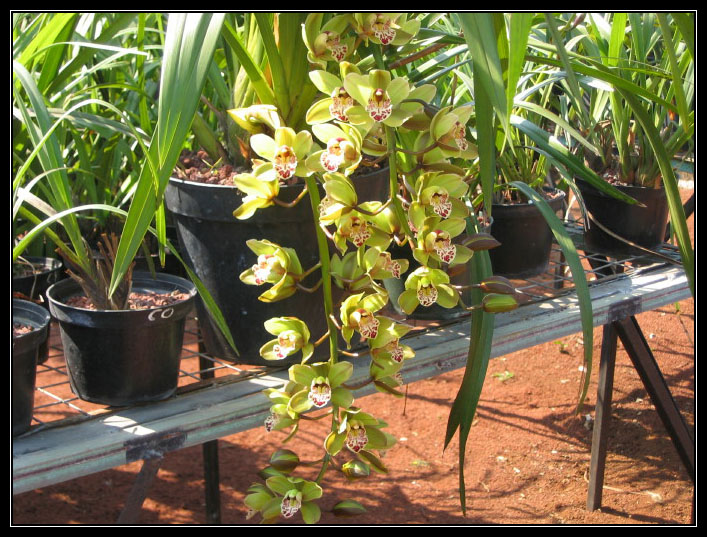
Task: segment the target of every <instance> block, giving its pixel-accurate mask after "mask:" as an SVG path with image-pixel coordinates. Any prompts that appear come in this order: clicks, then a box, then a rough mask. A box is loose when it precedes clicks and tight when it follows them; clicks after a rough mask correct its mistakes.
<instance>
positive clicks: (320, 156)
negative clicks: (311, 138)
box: [306, 122, 363, 176]
mask: <svg viewBox="0 0 707 537" xmlns="http://www.w3.org/2000/svg"><path fill="white" fill-rule="evenodd" d="M312 132H313V133H314V135H315V136H316V137H317V138H318V139H319V140H320V141H322V142H323V143H324V144H325V145H326V149H323V150H321V151H315V152H314V153H312V154H311V155H310V156H309V157H308V158H307V161H306V166H307V168H308V169H309V170H311V171H313V172H318V173H324V172H330V173H331V172H342V173H343V174H344V175H347V176H348V175H351V174H352V173H353V172H354V171H355V170H356V168H357V167H358V165H359V163H360V162H361V158H362V154H361V146H362V145H363V139H362V137H361V133H360V132H359V131H358V130H357V129H356V128H355V127H352V126H351V125H348V124H346V123H340V122H339V123H338V126H336V125H332V124H329V123H323V124H316V125H314V126H313V127H312Z"/></svg>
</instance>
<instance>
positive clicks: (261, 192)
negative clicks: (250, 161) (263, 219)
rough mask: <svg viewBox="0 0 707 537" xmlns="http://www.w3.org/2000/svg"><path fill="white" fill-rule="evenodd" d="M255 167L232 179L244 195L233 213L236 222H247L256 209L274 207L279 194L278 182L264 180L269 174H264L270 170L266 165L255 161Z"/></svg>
mask: <svg viewBox="0 0 707 537" xmlns="http://www.w3.org/2000/svg"><path fill="white" fill-rule="evenodd" d="M256 162H257V165H256V166H255V167H254V168H253V171H252V172H251V173H241V174H238V175H236V176H235V177H234V178H233V182H234V184H235V185H236V187H237V188H238V190H240V191H241V192H243V193H244V194H245V196H244V197H243V203H242V204H241V206H240V207H238V208H237V209H236V210H235V211H233V216H235V217H236V218H237V219H238V220H247V219H248V218H250V217H251V216H253V214H255V212H256V211H257V210H258V209H264V208H266V207H270V206H272V205H275V201H274V200H275V198H277V196H278V195H279V194H280V182H279V181H271V180H269V179H264V177H265V178H267V177H269V176H270V174H269V173H266V172H268V170H271V167H270V166H269V165H268V164H267V163H263V162H261V161H256Z"/></svg>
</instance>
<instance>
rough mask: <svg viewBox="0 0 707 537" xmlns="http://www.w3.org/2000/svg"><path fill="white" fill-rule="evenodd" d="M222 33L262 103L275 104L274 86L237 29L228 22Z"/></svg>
mask: <svg viewBox="0 0 707 537" xmlns="http://www.w3.org/2000/svg"><path fill="white" fill-rule="evenodd" d="M222 35H223V38H224V40H225V41H226V43H227V44H228V46H229V47H230V48H231V50H232V51H233V53H234V54H235V55H236V57H237V58H238V61H239V62H240V63H241V67H243V70H244V71H245V72H246V74H247V75H248V79H249V80H250V83H251V84H252V85H253V88H254V89H255V93H256V94H257V95H258V99H260V102H261V103H262V104H275V94H274V93H273V90H272V88H271V87H270V86H269V85H268V83H267V82H266V80H265V75H264V74H263V72H262V71H261V70H260V67H258V65H257V64H256V63H255V62H254V61H253V58H251V56H250V54H249V53H248V51H247V50H246V48H245V47H244V46H243V43H242V42H241V40H240V37H239V36H238V33H237V32H236V30H235V29H234V28H233V27H232V26H230V25H229V24H228V23H227V22H226V23H224V25H223V30H222ZM236 104H238V103H236Z"/></svg>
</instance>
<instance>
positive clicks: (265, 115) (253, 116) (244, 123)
mask: <svg viewBox="0 0 707 537" xmlns="http://www.w3.org/2000/svg"><path fill="white" fill-rule="evenodd" d="M228 115H229V116H230V117H231V119H233V121H235V122H236V123H237V124H238V125H239V126H240V127H242V128H243V129H244V130H245V131H247V132H249V133H250V134H261V133H265V132H272V131H274V130H275V129H277V128H279V127H281V126H282V120H281V119H280V116H279V114H278V111H277V107H276V106H274V105H271V104H254V105H253V106H249V107H247V108H234V109H232V110H229V111H228Z"/></svg>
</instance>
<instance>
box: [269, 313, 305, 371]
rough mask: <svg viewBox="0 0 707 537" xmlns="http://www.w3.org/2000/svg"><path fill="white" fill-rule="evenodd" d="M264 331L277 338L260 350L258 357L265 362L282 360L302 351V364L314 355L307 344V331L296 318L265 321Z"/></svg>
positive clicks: (303, 324) (278, 318) (302, 323)
mask: <svg viewBox="0 0 707 537" xmlns="http://www.w3.org/2000/svg"><path fill="white" fill-rule="evenodd" d="M265 330H267V331H268V333H270V334H272V335H273V336H277V338H276V339H273V340H271V341H268V342H267V343H266V344H265V345H263V346H262V347H261V348H260V356H262V357H263V358H264V359H265V360H273V361H276V360H284V359H285V358H287V357H288V356H291V355H292V354H295V353H296V352H298V351H302V363H304V362H306V361H307V360H308V359H309V358H310V357H311V356H312V353H314V345H313V344H312V343H310V342H309V329H308V328H307V325H306V324H305V323H304V322H303V321H301V320H300V319H297V318H296V317H277V318H274V319H269V320H267V321H265Z"/></svg>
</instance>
